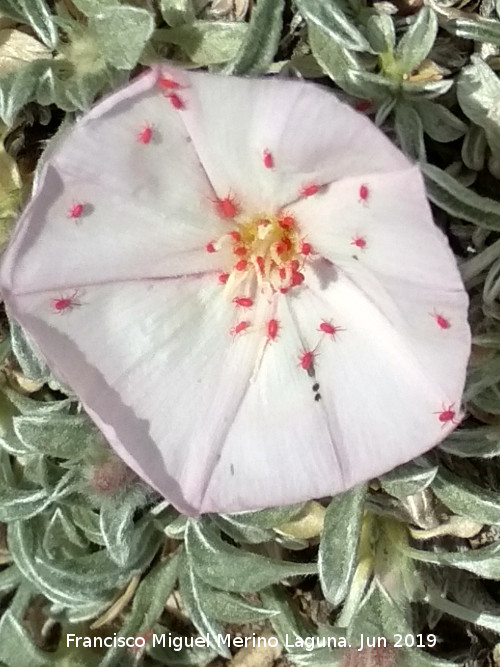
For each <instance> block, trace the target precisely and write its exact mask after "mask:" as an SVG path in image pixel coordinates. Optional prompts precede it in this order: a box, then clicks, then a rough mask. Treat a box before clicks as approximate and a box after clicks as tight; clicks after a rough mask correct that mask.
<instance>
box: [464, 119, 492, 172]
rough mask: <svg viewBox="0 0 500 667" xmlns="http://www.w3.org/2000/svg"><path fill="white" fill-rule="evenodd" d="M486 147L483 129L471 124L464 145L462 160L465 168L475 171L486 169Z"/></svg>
mask: <svg viewBox="0 0 500 667" xmlns="http://www.w3.org/2000/svg"><path fill="white" fill-rule="evenodd" d="M486 146H487V142H486V135H485V133H484V130H483V128H482V127H478V126H477V125H475V124H474V123H471V124H470V125H469V128H468V130H467V133H466V135H465V138H464V142H463V144H462V160H463V162H464V164H465V166H466V167H468V168H469V169H473V170H474V171H481V169H482V168H483V167H484V160H485V157H486Z"/></svg>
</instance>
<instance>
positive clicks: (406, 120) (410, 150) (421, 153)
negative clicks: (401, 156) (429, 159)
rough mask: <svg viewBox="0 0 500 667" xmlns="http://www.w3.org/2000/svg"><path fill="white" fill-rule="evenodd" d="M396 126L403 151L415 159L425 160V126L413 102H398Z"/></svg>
mask: <svg viewBox="0 0 500 667" xmlns="http://www.w3.org/2000/svg"><path fill="white" fill-rule="evenodd" d="M394 127H395V130H396V134H397V135H398V139H399V143H400V145H401V148H402V150H403V152H404V153H406V155H408V157H410V158H413V159H414V160H417V161H420V160H425V143H424V127H423V125H422V121H421V120H420V116H419V115H418V113H417V112H416V110H415V108H414V107H413V106H412V105H411V104H407V103H405V102H399V103H398V104H396V113H395V125H394Z"/></svg>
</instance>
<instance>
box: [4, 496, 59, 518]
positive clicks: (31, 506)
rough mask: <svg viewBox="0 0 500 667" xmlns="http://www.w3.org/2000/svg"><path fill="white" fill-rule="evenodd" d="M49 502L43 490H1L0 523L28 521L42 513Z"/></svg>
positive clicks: (49, 499)
mask: <svg viewBox="0 0 500 667" xmlns="http://www.w3.org/2000/svg"><path fill="white" fill-rule="evenodd" d="M51 502H52V500H51V498H50V497H49V496H48V494H47V491H45V490H44V489H31V490H24V489H14V488H5V489H1V490H0V521H4V522H8V521H17V520H22V519H30V518H31V517H33V516H36V515H37V514H39V513H40V512H42V511H43V510H44V509H45V508H46V507H47V506H48V505H50V503H51Z"/></svg>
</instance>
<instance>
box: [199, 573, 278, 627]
mask: <svg viewBox="0 0 500 667" xmlns="http://www.w3.org/2000/svg"><path fill="white" fill-rule="evenodd" d="M196 586H197V589H198V594H199V596H200V599H201V600H202V601H203V603H202V604H203V609H204V611H205V613H206V615H207V616H208V617H209V618H214V619H216V620H217V621H221V622H222V623H257V622H258V621H262V620H264V619H266V618H271V617H272V616H275V615H276V614H277V613H278V612H276V611H275V610H273V609H268V608H266V607H258V606H256V605H255V604H252V603H250V602H248V601H247V600H245V599H244V598H242V597H240V596H238V595H236V594H235V593H229V592H228V591H220V590H217V589H216V588H213V587H212V586H208V584H206V583H205V582H204V581H203V580H202V579H200V578H199V577H198V578H197V579H196Z"/></svg>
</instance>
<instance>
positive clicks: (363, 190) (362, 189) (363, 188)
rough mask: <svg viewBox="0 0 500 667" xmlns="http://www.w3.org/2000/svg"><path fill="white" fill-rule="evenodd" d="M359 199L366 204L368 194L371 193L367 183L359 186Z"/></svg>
mask: <svg viewBox="0 0 500 667" xmlns="http://www.w3.org/2000/svg"><path fill="white" fill-rule="evenodd" d="M358 194H359V201H360V202H363V204H366V202H367V200H368V195H369V194H370V191H369V190H368V186H367V185H366V184H365V183H362V184H361V185H360V186H359V193H358Z"/></svg>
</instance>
